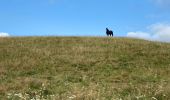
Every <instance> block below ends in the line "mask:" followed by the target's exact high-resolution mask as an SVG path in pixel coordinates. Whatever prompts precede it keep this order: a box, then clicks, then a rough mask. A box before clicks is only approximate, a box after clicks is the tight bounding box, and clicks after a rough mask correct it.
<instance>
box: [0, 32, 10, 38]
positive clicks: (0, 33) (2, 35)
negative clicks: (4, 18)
mask: <svg viewBox="0 0 170 100" xmlns="http://www.w3.org/2000/svg"><path fill="white" fill-rule="evenodd" d="M9 36H10V35H9V34H8V33H4V32H0V37H9Z"/></svg>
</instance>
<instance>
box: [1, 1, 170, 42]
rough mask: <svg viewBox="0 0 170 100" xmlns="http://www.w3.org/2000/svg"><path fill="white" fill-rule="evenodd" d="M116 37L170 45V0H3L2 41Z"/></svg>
mask: <svg viewBox="0 0 170 100" xmlns="http://www.w3.org/2000/svg"><path fill="white" fill-rule="evenodd" d="M106 27H108V28H109V29H111V30H113V32H114V36H117V37H133V38H141V39H146V40H156V41H157V40H158V41H165V42H170V0H0V37H8V36H106V34H105V29H106Z"/></svg>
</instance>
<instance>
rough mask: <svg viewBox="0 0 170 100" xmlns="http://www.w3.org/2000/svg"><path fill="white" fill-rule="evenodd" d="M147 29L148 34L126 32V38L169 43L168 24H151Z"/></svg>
mask: <svg viewBox="0 0 170 100" xmlns="http://www.w3.org/2000/svg"><path fill="white" fill-rule="evenodd" d="M148 29H149V32H128V33H127V37H132V38H140V39H146V40H152V41H163V42H170V25H169V24H153V25H151V26H149V27H148Z"/></svg>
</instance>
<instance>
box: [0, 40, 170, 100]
mask: <svg viewBox="0 0 170 100" xmlns="http://www.w3.org/2000/svg"><path fill="white" fill-rule="evenodd" d="M35 97H36V98H46V99H48V100H82V99H83V100H93V99H94V100H95V99H99V100H118V99H123V100H131V99H132V100H152V99H153V100H169V99H170V44H168V43H160V42H150V41H145V40H138V39H130V38H108V37H9V38H0V98H3V99H10V100H11V99H14V100H18V99H21V98H28V99H31V98H35Z"/></svg>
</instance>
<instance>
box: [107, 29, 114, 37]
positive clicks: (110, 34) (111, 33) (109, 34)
mask: <svg viewBox="0 0 170 100" xmlns="http://www.w3.org/2000/svg"><path fill="white" fill-rule="evenodd" d="M106 35H107V36H113V31H112V30H109V29H108V28H106Z"/></svg>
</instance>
